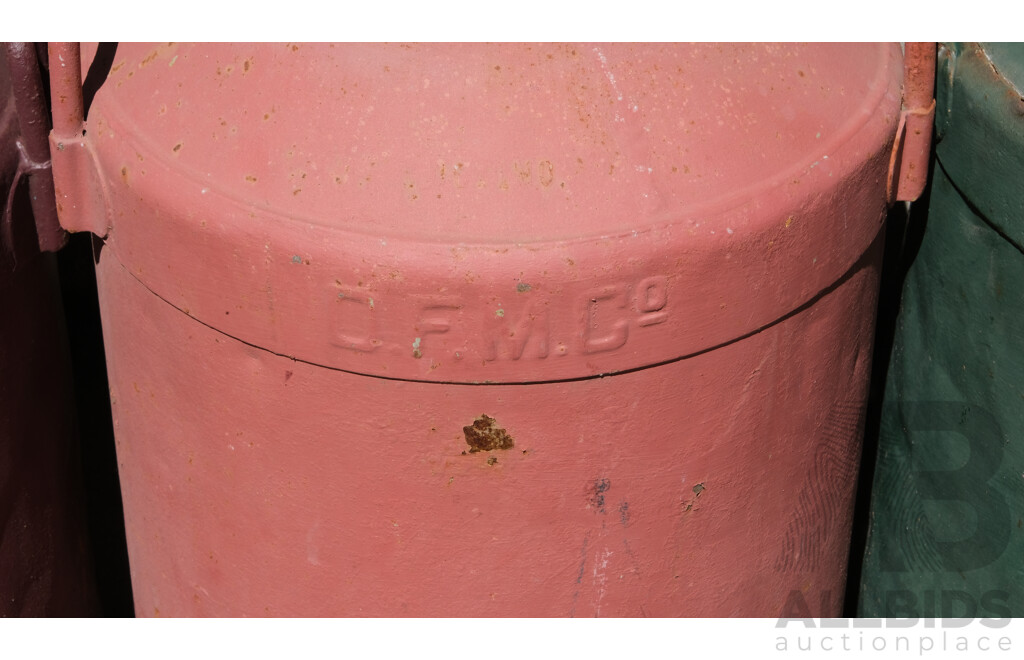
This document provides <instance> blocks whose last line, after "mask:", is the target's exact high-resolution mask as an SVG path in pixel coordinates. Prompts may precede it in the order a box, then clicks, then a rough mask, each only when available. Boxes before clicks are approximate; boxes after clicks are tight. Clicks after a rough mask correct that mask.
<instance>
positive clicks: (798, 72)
mask: <svg viewBox="0 0 1024 660" xmlns="http://www.w3.org/2000/svg"><path fill="white" fill-rule="evenodd" d="M796 73H797V75H798V76H800V77H801V78H803V77H804V72H803V71H797V72H796Z"/></svg>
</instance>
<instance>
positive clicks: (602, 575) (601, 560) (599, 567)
mask: <svg viewBox="0 0 1024 660" xmlns="http://www.w3.org/2000/svg"><path fill="white" fill-rule="evenodd" d="M611 556H612V551H611V550H609V549H608V548H605V549H604V550H603V551H601V552H598V553H597V554H596V555H594V584H596V585H597V601H596V602H595V603H594V617H595V618H596V617H599V616H601V601H602V600H604V594H605V591H607V586H608V574H607V572H606V569H607V568H608V558H609V557H611Z"/></svg>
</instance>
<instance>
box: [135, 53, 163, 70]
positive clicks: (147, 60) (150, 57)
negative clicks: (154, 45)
mask: <svg viewBox="0 0 1024 660" xmlns="http://www.w3.org/2000/svg"><path fill="white" fill-rule="evenodd" d="M158 54H159V53H157V52H156V51H155V50H154V51H153V52H152V53H150V54H149V55H147V56H146V58H145V59H144V60H142V61H141V62H139V66H140V67H143V66H146V65H147V64H149V63H150V62H152V61H153V60H155V59H156V58H157V55H158Z"/></svg>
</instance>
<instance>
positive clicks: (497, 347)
mask: <svg viewBox="0 0 1024 660" xmlns="http://www.w3.org/2000/svg"><path fill="white" fill-rule="evenodd" d="M489 319H492V317H489ZM489 324H490V325H491V327H492V328H493V331H492V332H491V335H490V337H491V338H490V340H489V341H488V342H487V344H486V346H485V352H484V358H485V359H486V360H497V359H498V358H499V357H503V358H511V359H513V360H518V359H520V358H522V357H523V356H524V355H526V356H527V357H534V358H546V357H547V356H548V343H549V335H550V323H549V321H548V312H547V308H546V307H545V306H544V305H542V304H540V303H539V302H538V301H531V302H530V303H528V304H527V305H526V306H525V307H523V308H522V311H520V313H519V314H518V315H516V316H515V317H514V318H513V315H512V312H511V310H507V311H505V313H504V314H503V315H502V316H500V317H493V319H492V320H489ZM527 346H531V347H532V348H531V350H530V351H529V352H527V350H526V348H527Z"/></svg>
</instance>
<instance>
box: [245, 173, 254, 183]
mask: <svg viewBox="0 0 1024 660" xmlns="http://www.w3.org/2000/svg"><path fill="white" fill-rule="evenodd" d="M245 180H246V181H248V182H249V183H256V177H254V176H253V175H251V174H249V175H248V176H246V177H245Z"/></svg>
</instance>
